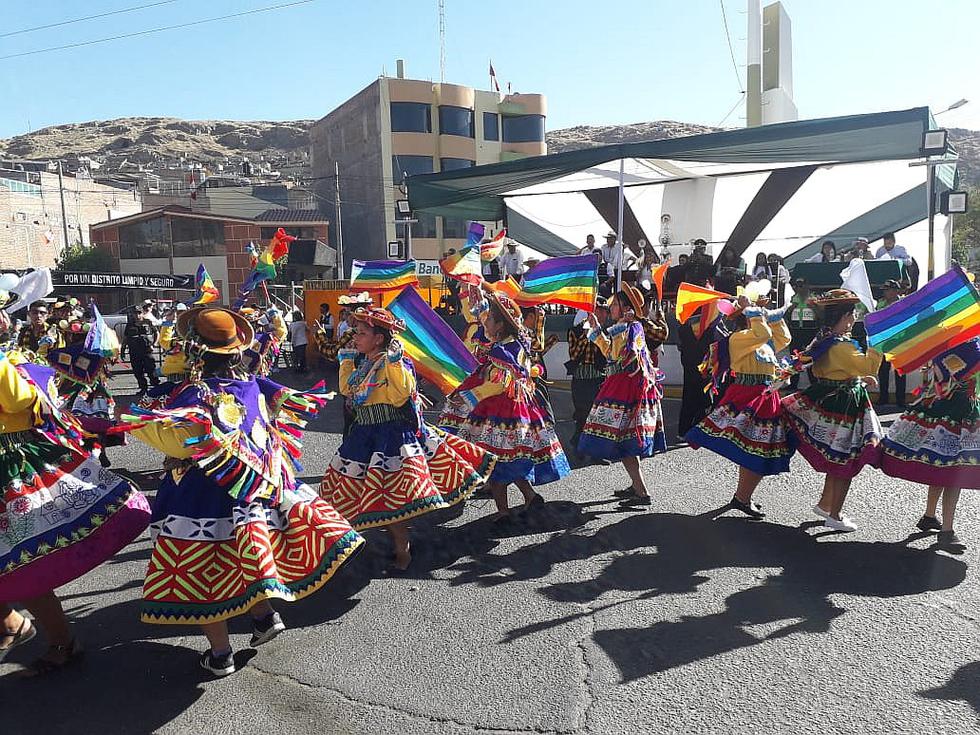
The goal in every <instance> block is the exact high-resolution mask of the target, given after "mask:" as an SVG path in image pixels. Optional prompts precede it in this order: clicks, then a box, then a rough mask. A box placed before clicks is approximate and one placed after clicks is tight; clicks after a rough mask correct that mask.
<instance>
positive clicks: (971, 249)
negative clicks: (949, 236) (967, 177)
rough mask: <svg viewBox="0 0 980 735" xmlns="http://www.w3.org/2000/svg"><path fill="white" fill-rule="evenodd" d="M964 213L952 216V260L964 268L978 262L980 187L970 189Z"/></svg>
mask: <svg viewBox="0 0 980 735" xmlns="http://www.w3.org/2000/svg"><path fill="white" fill-rule="evenodd" d="M967 201H968V202H969V207H968V209H967V212H966V214H954V215H952V216H953V247H952V250H953V260H955V261H956V262H958V263H959V264H960V265H962V266H963V267H964V268H966V267H971V266H976V265H977V264H978V263H980V189H970V190H968V194H967Z"/></svg>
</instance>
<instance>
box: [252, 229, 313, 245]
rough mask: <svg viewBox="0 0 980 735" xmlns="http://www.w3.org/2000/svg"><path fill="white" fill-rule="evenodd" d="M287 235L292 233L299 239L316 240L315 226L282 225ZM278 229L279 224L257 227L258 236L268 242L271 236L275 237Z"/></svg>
mask: <svg viewBox="0 0 980 735" xmlns="http://www.w3.org/2000/svg"><path fill="white" fill-rule="evenodd" d="M282 229H283V230H285V231H286V234H287V235H292V236H293V237H295V238H297V239H299V240H316V239H317V237H316V228H315V227H283V228H282ZM278 230H279V225H276V226H274V227H262V228H260V229H259V236H260V237H261V238H262V241H263V242H268V241H269V240H271V239H272V238H273V237H275V234H276V232H277V231H278Z"/></svg>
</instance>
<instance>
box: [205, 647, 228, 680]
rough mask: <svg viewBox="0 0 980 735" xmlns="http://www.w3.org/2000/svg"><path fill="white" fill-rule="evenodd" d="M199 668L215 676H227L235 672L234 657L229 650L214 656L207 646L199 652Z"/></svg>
mask: <svg viewBox="0 0 980 735" xmlns="http://www.w3.org/2000/svg"><path fill="white" fill-rule="evenodd" d="M201 668H202V669H206V670H207V671H210V672H211V673H212V674H214V675H215V676H228V674H234V673H235V659H234V657H233V656H232V653H231V651H228V653H224V654H221V655H220V656H215V655H214V654H213V653H211V649H210V648H209V649H208V650H206V651H205V652H204V653H202V654H201Z"/></svg>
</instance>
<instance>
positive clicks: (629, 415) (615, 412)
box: [578, 373, 667, 459]
mask: <svg viewBox="0 0 980 735" xmlns="http://www.w3.org/2000/svg"><path fill="white" fill-rule="evenodd" d="M661 395H662V394H661V391H660V388H659V387H658V386H657V385H656V384H655V383H654V384H647V382H646V380H645V379H644V377H643V376H642V375H641V374H639V373H637V374H636V375H630V374H629V373H616V374H615V375H610V376H609V377H608V378H606V379H605V381H604V382H603V383H602V387H601V388H600V389H599V394H598V395H597V396H596V399H595V403H594V404H593V405H592V410H591V411H590V412H589V417H588V418H587V419H586V421H585V428H584V429H582V435H581V437H580V438H579V441H578V450H579V452H581V453H582V454H586V455H588V456H590V457H597V458H599V459H622V458H623V457H652V456H653V455H654V454H656V453H657V452H666V451H667V435H666V433H665V432H664V415H663V410H662V409H661V406H660V396H661Z"/></svg>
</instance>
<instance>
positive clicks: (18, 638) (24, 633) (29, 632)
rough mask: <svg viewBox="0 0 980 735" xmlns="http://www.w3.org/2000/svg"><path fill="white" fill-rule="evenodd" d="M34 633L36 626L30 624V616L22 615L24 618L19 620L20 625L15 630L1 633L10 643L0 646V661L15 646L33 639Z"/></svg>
mask: <svg viewBox="0 0 980 735" xmlns="http://www.w3.org/2000/svg"><path fill="white" fill-rule="evenodd" d="M36 635H37V628H35V627H34V626H33V625H32V624H31V619H30V618H28V617H27V616H24V619H23V620H21V621H20V627H19V628H18V629H17V630H16V631H14V632H13V633H6V634H4V635H3V637H4V638H10V645H9V646H4V647H3V648H0V663H3V660H4V659H5V658H6V657H7V654H8V653H10V652H11V651H13V650H14V649H15V648H17V646H22V645H24V644H25V643H27V642H28V641H32V640H34V636H36Z"/></svg>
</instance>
